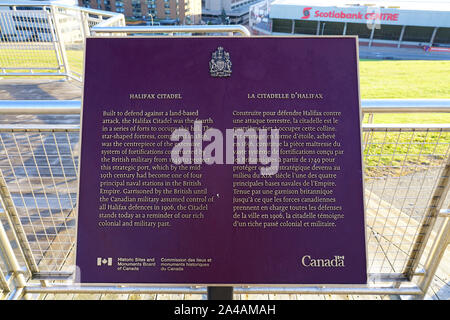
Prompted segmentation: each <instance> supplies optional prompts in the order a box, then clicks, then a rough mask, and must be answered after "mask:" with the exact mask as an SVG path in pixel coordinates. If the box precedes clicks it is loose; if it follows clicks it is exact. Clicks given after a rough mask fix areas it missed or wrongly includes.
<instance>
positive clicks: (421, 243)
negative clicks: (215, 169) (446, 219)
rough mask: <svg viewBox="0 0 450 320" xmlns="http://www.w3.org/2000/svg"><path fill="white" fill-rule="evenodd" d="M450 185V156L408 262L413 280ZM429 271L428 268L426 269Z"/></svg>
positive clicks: (408, 274)
mask: <svg viewBox="0 0 450 320" xmlns="http://www.w3.org/2000/svg"><path fill="white" fill-rule="evenodd" d="M449 186H450V157H448V158H447V163H446V165H445V167H444V168H443V170H442V173H441V176H440V177H439V180H438V182H437V184H436V187H435V189H434V193H433V196H432V198H431V200H430V204H429V205H428V209H427V212H426V213H425V215H424V218H423V221H422V223H421V225H420V229H419V230H418V232H417V238H416V241H415V242H414V245H413V247H412V249H411V253H410V256H409V260H408V261H407V263H406V266H405V269H404V273H405V275H406V277H407V278H408V279H409V280H410V281H411V280H412V278H413V276H414V274H415V271H416V269H417V266H418V265H419V262H420V258H421V257H422V254H423V251H424V250H425V247H426V244H427V241H428V240H429V238H430V235H431V232H432V231H433V227H434V224H435V223H436V219H437V217H438V216H439V211H440V210H441V208H442V205H443V203H444V201H445V197H446V195H447V193H448V190H449ZM426 271H427V272H428V270H426ZM433 275H434V274H429V272H428V276H431V277H433Z"/></svg>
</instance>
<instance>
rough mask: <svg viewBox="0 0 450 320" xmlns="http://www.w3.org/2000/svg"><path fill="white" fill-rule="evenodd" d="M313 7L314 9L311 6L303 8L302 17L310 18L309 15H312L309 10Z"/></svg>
mask: <svg viewBox="0 0 450 320" xmlns="http://www.w3.org/2000/svg"><path fill="white" fill-rule="evenodd" d="M311 9H312V8H311V7H306V8H303V17H302V19H308V18H309V16H310V15H311V13H310V11H309V10H311Z"/></svg>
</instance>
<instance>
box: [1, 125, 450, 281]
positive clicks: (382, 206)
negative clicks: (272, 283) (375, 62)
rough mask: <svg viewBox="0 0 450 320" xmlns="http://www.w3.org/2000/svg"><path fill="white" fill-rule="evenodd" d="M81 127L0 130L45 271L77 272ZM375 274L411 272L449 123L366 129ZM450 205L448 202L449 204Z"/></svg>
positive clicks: (8, 172) (6, 169) (13, 190)
mask: <svg viewBox="0 0 450 320" xmlns="http://www.w3.org/2000/svg"><path fill="white" fill-rule="evenodd" d="M78 139H79V132H78V131H76V130H63V131H56V130H54V129H50V128H47V129H42V128H41V129H40V131H38V130H37V129H35V130H31V131H23V130H22V131H19V130H18V129H13V128H12V127H11V129H5V128H4V127H3V129H2V131H1V132H0V170H1V171H2V173H3V176H4V178H5V181H6V184H7V187H8V190H9V192H10V195H11V198H12V200H13V202H14V205H15V207H16V210H17V214H18V216H19V218H20V223H21V224H22V226H23V229H24V231H25V234H26V238H27V241H28V242H29V244H30V247H31V251H32V255H33V257H34V259H35V261H36V264H37V265H38V267H39V271H40V272H49V271H50V272H51V271H61V270H73V264H74V258H73V248H74V245H75V226H76V213H75V206H76V202H77V172H78V171H77V169H78V142H79V140H78ZM363 141H364V151H363V158H364V164H365V179H364V181H365V204H366V227H367V248H368V272H369V273H372V274H383V273H404V272H406V271H407V270H405V267H406V263H407V260H408V258H409V256H410V252H411V250H412V246H413V244H414V241H415V239H416V237H417V232H418V230H419V228H420V225H421V222H422V220H423V219H424V218H425V215H426V213H427V209H428V203H429V200H430V198H431V196H432V194H433V190H434V188H435V184H436V181H437V180H438V176H439V175H440V174H441V171H442V169H443V167H444V166H445V163H446V161H447V159H448V157H449V156H450V154H449V152H450V132H449V128H448V127H445V126H443V127H442V128H428V129H420V128H419V129H414V130H413V129H411V128H406V129H404V128H403V129H402V128H394V129H392V128H389V127H386V128H380V127H379V126H378V127H377V126H373V127H371V126H370V125H366V126H365V128H364V136H363ZM447 203H448V201H447Z"/></svg>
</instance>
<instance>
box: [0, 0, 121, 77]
mask: <svg viewBox="0 0 450 320" xmlns="http://www.w3.org/2000/svg"><path fill="white" fill-rule="evenodd" d="M94 26H99V27H118V26H125V17H124V15H123V14H120V13H115V12H108V11H101V10H93V9H88V8H82V7H72V6H66V5H60V4H53V3H51V2H47V1H39V2H37V1H20V2H17V1H16V2H14V1H9V2H8V1H7V2H0V31H1V34H0V48H1V54H0V76H45V77H49V76H51V77H54V76H57V77H61V76H62V77H66V78H70V79H74V80H77V81H81V77H82V67H83V54H84V41H85V39H86V37H87V36H90V35H91V31H90V30H91V28H92V27H94Z"/></svg>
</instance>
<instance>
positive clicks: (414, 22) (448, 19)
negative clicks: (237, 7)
mask: <svg viewBox="0 0 450 320" xmlns="http://www.w3.org/2000/svg"><path fill="white" fill-rule="evenodd" d="M264 6H266V10H265V12H264V10H261V8H262V7H264ZM250 20H251V21H250V26H251V27H252V29H253V30H254V31H255V33H262V34H298V35H358V36H359V38H360V41H362V42H367V43H368V44H369V45H372V44H375V43H384V44H390V45H393V46H404V45H413V46H414V45H415V46H417V45H430V46H431V45H437V46H447V45H449V46H450V3H449V2H433V1H429V2H427V1H424V2H412V1H411V2H408V1H398V2H396V1H388V2H387V1H365V2H361V3H358V2H356V1H355V2H352V1H330V0H318V1H315V0H314V1H313V0H309V1H307V0H275V1H273V2H271V3H267V2H261V3H260V4H259V7H257V6H256V5H255V6H254V8H253V7H252V8H250Z"/></svg>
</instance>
